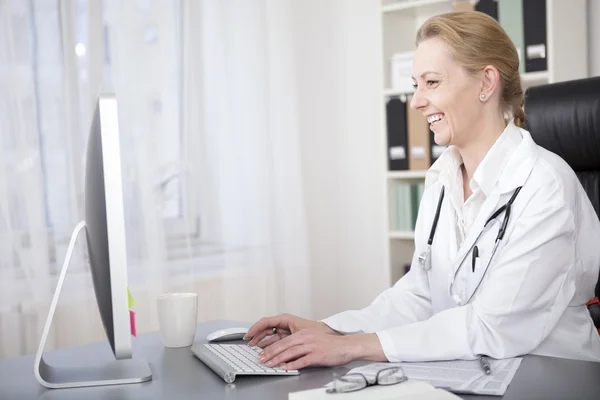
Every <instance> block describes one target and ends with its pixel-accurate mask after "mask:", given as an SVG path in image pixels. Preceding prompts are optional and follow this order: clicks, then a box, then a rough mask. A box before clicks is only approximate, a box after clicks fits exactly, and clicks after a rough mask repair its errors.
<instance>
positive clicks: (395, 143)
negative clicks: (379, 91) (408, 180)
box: [386, 97, 408, 171]
mask: <svg viewBox="0 0 600 400" xmlns="http://www.w3.org/2000/svg"><path fill="white" fill-rule="evenodd" d="M406 106H407V103H406V102H404V101H402V100H401V99H400V98H398V97H392V98H390V99H389V101H388V102H387V104H386V120H387V140H388V144H387V146H388V168H389V170H390V171H399V170H406V169H408V136H407V132H406Z"/></svg>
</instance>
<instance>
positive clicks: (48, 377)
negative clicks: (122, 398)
mask: <svg viewBox="0 0 600 400" xmlns="http://www.w3.org/2000/svg"><path fill="white" fill-rule="evenodd" d="M36 371H37V373H36V378H37V380H38V382H40V383H41V384H42V385H43V386H45V387H47V388H50V389H63V388H75V387H85V386H106V385H123V384H129V383H141V382H146V381H149V380H151V379H152V372H151V371H150V367H149V366H148V363H147V362H145V361H141V360H135V359H131V358H130V359H125V360H112V361H109V362H106V363H104V364H98V365H94V366H86V367H70V368H66V367H60V368H57V367H53V366H51V365H48V364H46V362H45V361H44V359H43V357H42V359H41V360H40V364H39V367H38V369H36Z"/></svg>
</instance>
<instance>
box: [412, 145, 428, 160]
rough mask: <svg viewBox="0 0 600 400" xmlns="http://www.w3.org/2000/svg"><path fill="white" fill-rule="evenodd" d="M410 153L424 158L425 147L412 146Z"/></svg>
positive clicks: (414, 156) (415, 156)
mask: <svg viewBox="0 0 600 400" xmlns="http://www.w3.org/2000/svg"><path fill="white" fill-rule="evenodd" d="M410 155H411V156H412V157H413V158H425V156H426V153H425V147H423V146H413V147H411V148H410Z"/></svg>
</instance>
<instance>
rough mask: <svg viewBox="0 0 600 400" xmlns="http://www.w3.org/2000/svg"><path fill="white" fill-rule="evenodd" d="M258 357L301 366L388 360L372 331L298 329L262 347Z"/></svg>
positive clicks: (271, 362)
mask: <svg viewBox="0 0 600 400" xmlns="http://www.w3.org/2000/svg"><path fill="white" fill-rule="evenodd" d="M259 358H260V361H261V362H262V363H263V364H265V365H267V366H269V367H276V366H279V365H281V364H284V365H281V368H283V369H286V370H290V369H301V368H305V367H308V366H317V365H320V366H337V365H344V364H347V363H349V362H350V361H353V360H359V359H361V360H370V361H387V358H386V357H385V354H384V353H383V349H382V348H381V344H380V343H379V338H378V337H377V335H375V334H374V333H370V334H359V335H350V336H337V335H328V334H325V333H323V332H317V331H313V330H310V329H303V330H300V331H298V332H296V333H294V334H292V335H290V336H287V337H285V338H283V339H281V340H279V341H278V342H277V343H274V344H272V345H270V346H268V347H267V348H266V349H264V350H263V351H262V352H261V353H260V355H259Z"/></svg>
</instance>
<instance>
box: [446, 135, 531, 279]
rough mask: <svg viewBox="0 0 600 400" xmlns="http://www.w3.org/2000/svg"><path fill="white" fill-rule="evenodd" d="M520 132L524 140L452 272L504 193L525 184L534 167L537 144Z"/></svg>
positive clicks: (465, 243) (457, 255)
mask: <svg viewBox="0 0 600 400" xmlns="http://www.w3.org/2000/svg"><path fill="white" fill-rule="evenodd" d="M517 129H518V128H517ZM520 132H521V135H522V137H523V141H522V142H521V144H520V145H519V147H517V149H516V151H515V152H514V153H513V155H512V156H511V158H510V159H509V161H508V163H507V165H506V167H505V168H504V170H503V172H502V174H501V175H500V177H499V179H498V182H497V184H496V186H495V187H494V189H493V191H492V193H491V194H490V195H489V196H488V198H487V199H486V201H485V202H484V203H483V206H482V207H481V210H480V211H479V214H478V215H477V219H476V220H475V223H474V224H473V226H472V227H471V229H470V230H469V234H468V235H467V237H466V238H465V241H464V242H463V243H462V245H461V246H460V248H459V249H458V253H457V254H456V257H454V260H453V263H452V274H455V273H456V270H457V269H458V267H459V265H460V262H461V261H462V259H463V258H464V256H465V255H466V254H467V253H468V252H469V251H470V250H471V248H472V247H473V245H474V244H475V241H476V240H477V238H478V237H479V234H480V233H481V232H482V231H483V228H484V226H485V222H486V221H487V220H488V218H489V217H491V215H492V214H493V213H494V212H496V210H497V209H499V208H500V207H501V206H503V205H504V203H505V202H506V201H507V200H508V197H506V196H504V195H507V194H508V193H512V192H513V191H514V190H515V189H516V188H517V187H519V186H523V185H524V184H525V182H526V181H527V178H528V177H529V174H530V173H531V170H532V169H533V165H534V164H535V161H536V160H537V156H538V154H537V147H536V144H535V142H534V141H533V140H532V138H531V135H530V134H529V132H527V131H524V130H520Z"/></svg>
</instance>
